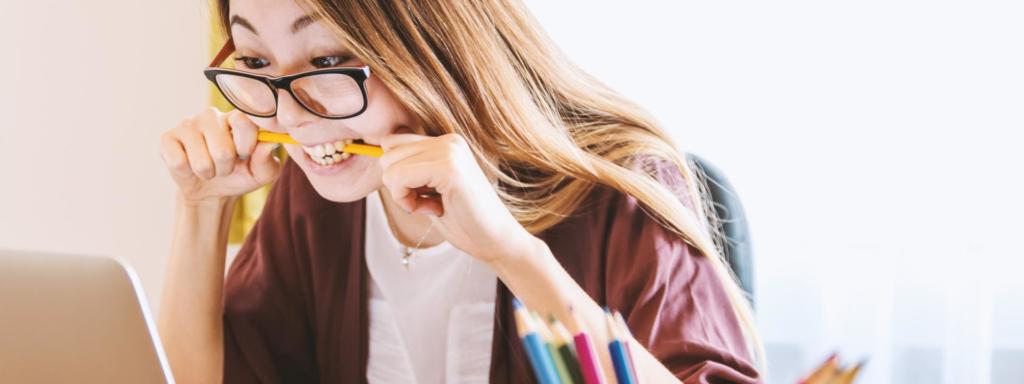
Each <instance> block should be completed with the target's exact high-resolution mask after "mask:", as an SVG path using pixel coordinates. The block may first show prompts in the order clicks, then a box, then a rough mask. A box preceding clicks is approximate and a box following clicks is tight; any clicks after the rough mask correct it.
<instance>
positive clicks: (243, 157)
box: [238, 154, 249, 160]
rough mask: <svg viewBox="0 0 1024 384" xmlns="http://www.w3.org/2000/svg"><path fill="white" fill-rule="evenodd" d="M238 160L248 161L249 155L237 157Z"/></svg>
mask: <svg viewBox="0 0 1024 384" xmlns="http://www.w3.org/2000/svg"><path fill="white" fill-rule="evenodd" d="M238 158H239V159H242V160H249V155H246V154H241V155H238Z"/></svg>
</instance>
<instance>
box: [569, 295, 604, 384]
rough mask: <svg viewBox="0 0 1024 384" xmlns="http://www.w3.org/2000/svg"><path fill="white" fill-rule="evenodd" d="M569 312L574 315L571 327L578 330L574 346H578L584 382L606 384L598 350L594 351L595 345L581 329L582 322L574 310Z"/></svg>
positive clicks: (571, 319) (578, 357)
mask: <svg viewBox="0 0 1024 384" xmlns="http://www.w3.org/2000/svg"><path fill="white" fill-rule="evenodd" d="M569 312H571V313H572V316H570V319H569V320H570V321H571V322H572V324H570V326H571V327H572V329H573V330H578V331H577V332H579V333H577V334H576V335H575V336H573V338H572V342H573V345H575V346H576V358H577V360H579V363H580V371H581V373H582V374H583V382H584V383H586V384H604V374H603V373H601V364H600V363H598V360H597V359H598V357H597V350H595V349H594V344H593V343H591V342H590V337H589V336H587V333H586V332H583V330H582V329H581V328H580V321H579V318H578V317H577V315H576V312H573V310H572V308H569Z"/></svg>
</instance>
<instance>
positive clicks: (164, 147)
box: [160, 133, 195, 179]
mask: <svg viewBox="0 0 1024 384" xmlns="http://www.w3.org/2000/svg"><path fill="white" fill-rule="evenodd" d="M160 157H161V158H162V159H163V160H164V164H165V165H167V169H168V170H169V171H170V172H171V176H174V178H176V179H187V178H191V177H194V176H195V175H194V174H193V173H192V167H191V166H189V163H188V156H186V155H185V148H184V147H182V145H181V142H180V141H178V139H177V138H176V137H174V135H172V134H170V133H165V134H163V135H161V136H160Z"/></svg>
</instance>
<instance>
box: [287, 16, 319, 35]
mask: <svg viewBox="0 0 1024 384" xmlns="http://www.w3.org/2000/svg"><path fill="white" fill-rule="evenodd" d="M313 21H314V20H313V16H310V15H306V16H302V17H300V18H298V19H296V20H295V22H294V23H292V33H298V32H299V30H301V29H302V28H306V26H308V25H310V24H313Z"/></svg>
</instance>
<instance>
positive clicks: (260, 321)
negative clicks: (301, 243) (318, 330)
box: [223, 167, 318, 383]
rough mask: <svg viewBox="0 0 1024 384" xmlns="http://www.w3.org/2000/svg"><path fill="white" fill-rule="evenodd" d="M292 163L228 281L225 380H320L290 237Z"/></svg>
mask: <svg viewBox="0 0 1024 384" xmlns="http://www.w3.org/2000/svg"><path fill="white" fill-rule="evenodd" d="M289 168H290V167H288V168H286V169H285V171H284V172H283V173H282V175H281V176H280V178H279V179H278V181H277V182H276V183H275V184H274V187H273V188H272V189H271V192H270V195H269V197H268V200H267V204H266V206H265V207H264V211H263V213H262V214H261V216H260V218H259V219H258V220H257V222H256V224H255V225H254V227H253V230H252V232H250V234H249V235H248V236H247V237H246V240H245V243H243V245H242V247H241V249H240V250H239V252H238V255H237V256H236V258H235V261H234V262H233V263H232V265H231V268H230V271H229V273H228V275H227V278H226V281H225V287H224V313H223V321H224V382H225V383H254V382H264V383H281V382H290V383H306V382H317V381H318V378H317V370H316V359H315V358H314V354H313V352H312V347H311V346H312V345H313V343H312V338H313V336H312V331H311V327H310V325H309V324H310V322H309V319H307V316H306V313H307V311H305V310H304V305H305V304H304V303H305V297H304V295H303V294H302V292H303V290H302V285H301V283H300V282H301V281H303V279H302V278H301V276H300V274H301V273H302V272H301V269H300V268H299V267H298V261H297V257H296V252H295V248H294V247H293V246H292V240H291V232H292V231H291V229H290V218H289V205H290V204H289V201H288V199H289V197H288V194H289V192H288V190H289V184H290V178H292V177H294V170H290V169H289Z"/></svg>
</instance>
